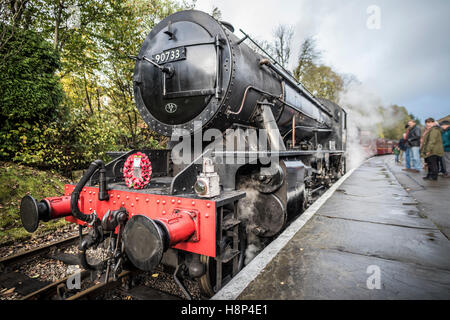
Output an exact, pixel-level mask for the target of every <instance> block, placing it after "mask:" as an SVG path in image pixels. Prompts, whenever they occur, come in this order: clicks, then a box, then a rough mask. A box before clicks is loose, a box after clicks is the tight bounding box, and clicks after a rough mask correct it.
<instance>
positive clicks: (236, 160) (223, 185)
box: [20, 10, 346, 297]
mask: <svg viewBox="0 0 450 320" xmlns="http://www.w3.org/2000/svg"><path fill="white" fill-rule="evenodd" d="M249 42H254V41H253V40H252V39H251V38H250V37H249V36H248V35H246V34H245V33H243V36H242V37H238V36H237V35H235V34H234V29H233V27H232V26H231V25H230V24H229V23H226V22H219V21H217V20H215V19H214V18H213V17H211V16H210V15H208V14H206V13H203V12H200V11H195V10H189V11H181V12H177V13H175V14H173V15H171V16H169V17H167V18H165V19H164V20H162V21H161V22H160V23H158V24H157V25H156V26H155V28H154V29H153V30H152V31H151V32H150V33H149V34H148V36H147V38H146V40H145V41H144V43H143V45H142V48H141V50H140V52H139V53H138V55H137V56H135V57H134V58H135V59H136V65H135V69H134V75H133V83H134V95H135V101H136V106H137V109H138V110H139V112H140V114H141V115H142V118H143V119H144V121H145V122H146V123H147V124H148V126H149V127H150V128H152V129H153V130H154V131H156V132H157V133H159V134H161V135H164V136H168V137H171V139H170V142H169V144H168V148H167V149H165V150H131V151H128V152H119V153H116V154H115V159H114V160H113V161H111V162H109V163H107V164H104V163H103V162H102V161H100V160H97V161H95V162H93V163H92V164H91V166H90V167H89V169H88V170H87V171H86V173H85V175H84V176H83V177H82V179H81V180H80V181H79V182H78V184H77V185H66V186H65V194H64V195H63V196H61V197H53V198H47V199H44V200H42V201H41V202H37V201H36V200H35V199H34V198H32V197H31V196H26V197H24V198H23V200H22V203H21V208H20V214H21V218H22V221H23V225H24V227H25V228H26V229H27V230H28V231H30V232H33V231H35V230H36V228H37V226H38V222H39V221H40V220H44V221H47V220H49V219H56V218H61V217H65V219H66V220H68V221H71V222H74V223H77V224H79V225H80V226H81V227H80V230H81V229H82V228H84V227H88V228H89V230H90V231H89V234H88V235H87V236H84V237H83V240H82V241H81V243H80V254H79V256H80V265H82V266H83V267H84V268H86V269H96V270H104V271H106V272H107V274H113V275H114V274H117V272H118V271H120V270H122V269H123V268H138V269H140V270H143V271H152V270H153V269H154V268H155V267H156V266H157V265H159V264H160V263H162V264H164V265H167V266H171V267H173V269H174V277H175V278H176V279H177V283H178V284H179V285H180V287H181V288H182V289H183V292H184V293H185V294H186V297H189V292H187V290H186V288H185V287H184V286H183V284H182V281H180V279H182V278H192V279H198V281H199V284H200V288H201V289H202V291H203V293H204V294H205V296H211V295H213V294H214V293H215V292H217V291H218V290H220V288H221V287H222V286H223V285H224V284H225V283H226V282H227V281H229V279H231V278H232V277H233V276H234V275H236V274H237V273H238V272H239V271H240V269H241V268H242V267H243V266H244V265H245V264H246V263H248V261H250V260H251V258H252V256H253V255H254V254H255V253H257V252H258V251H260V250H261V249H262V248H263V247H264V246H265V245H266V244H267V243H269V242H270V241H271V240H272V239H274V238H275V237H276V236H277V235H278V234H279V233H280V232H281V231H282V230H284V228H285V227H286V226H287V225H288V224H289V223H290V221H292V219H293V218H295V217H296V216H298V215H300V214H301V213H302V212H303V211H304V210H305V208H306V207H307V206H308V205H309V204H310V203H311V202H312V201H313V200H314V199H315V197H317V195H319V194H320V193H321V192H322V191H323V190H325V189H326V188H327V187H328V186H330V185H331V184H332V183H333V182H334V181H335V180H336V179H338V178H339V177H340V176H341V175H342V174H343V173H344V172H345V145H346V113H345V111H344V110H343V109H342V108H341V107H339V106H338V105H336V104H335V103H333V102H331V101H328V100H324V99H319V98H316V97H314V96H313V95H312V94H311V93H310V92H308V91H307V90H306V89H305V88H304V87H303V86H302V85H301V84H300V83H298V82H297V81H296V80H295V78H293V77H292V75H291V74H290V73H289V72H288V71H286V70H284V68H283V67H282V66H280V65H279V64H278V63H277V62H276V61H275V60H274V59H273V58H271V57H270V56H269V55H266V54H259V53H256V52H255V51H254V50H253V49H252V48H251V47H250V46H249V45H248V43H249ZM255 45H256V44H255ZM80 232H81V231H80ZM107 238H109V239H111V240H113V241H110V243H112V248H111V252H112V254H111V256H110V257H109V258H108V261H107V262H101V263H99V264H92V263H90V262H89V261H88V259H87V256H86V252H87V250H89V249H90V248H92V247H95V246H97V245H99V244H100V243H102V242H103V241H104V240H105V239H107Z"/></svg>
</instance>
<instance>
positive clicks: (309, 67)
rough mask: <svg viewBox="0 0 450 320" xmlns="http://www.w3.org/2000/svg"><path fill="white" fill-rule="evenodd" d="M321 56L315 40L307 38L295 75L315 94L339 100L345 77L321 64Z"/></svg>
mask: <svg viewBox="0 0 450 320" xmlns="http://www.w3.org/2000/svg"><path fill="white" fill-rule="evenodd" d="M320 56H321V54H320V52H319V51H318V50H317V49H316V43H315V40H314V39H313V38H307V39H306V40H305V41H304V42H303V44H302V46H301V48H300V55H299V58H298V64H297V67H296V68H295V69H294V77H295V78H296V79H297V80H298V81H299V82H301V83H302V84H303V85H304V86H305V87H306V89H308V90H309V91H310V92H311V93H312V94H314V95H315V96H317V97H319V98H324V99H328V100H331V101H334V102H338V99H339V94H340V93H341V92H342V90H343V89H344V79H343V77H342V76H341V75H339V74H338V73H336V72H335V71H334V70H333V69H332V68H331V67H329V66H326V65H323V64H320V61H319V60H320Z"/></svg>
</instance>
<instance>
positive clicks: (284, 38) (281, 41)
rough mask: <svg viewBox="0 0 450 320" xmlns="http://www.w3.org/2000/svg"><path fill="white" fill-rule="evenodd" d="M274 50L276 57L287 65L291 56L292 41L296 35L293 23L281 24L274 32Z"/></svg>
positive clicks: (283, 64) (282, 63) (284, 65)
mask: <svg viewBox="0 0 450 320" xmlns="http://www.w3.org/2000/svg"><path fill="white" fill-rule="evenodd" d="M273 36H274V43H273V51H274V53H275V57H274V58H275V59H276V60H277V61H278V62H279V63H280V65H282V66H283V67H286V66H287V64H288V63H289V58H290V57H291V43H292V39H293V37H294V27H293V26H291V25H285V24H280V25H278V26H277V27H276V28H275V30H274V32H273Z"/></svg>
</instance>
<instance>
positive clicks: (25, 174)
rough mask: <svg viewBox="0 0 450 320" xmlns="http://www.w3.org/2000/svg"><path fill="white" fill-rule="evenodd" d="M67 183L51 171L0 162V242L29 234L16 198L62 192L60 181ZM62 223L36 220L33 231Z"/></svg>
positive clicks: (62, 185)
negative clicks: (24, 225)
mask: <svg viewBox="0 0 450 320" xmlns="http://www.w3.org/2000/svg"><path fill="white" fill-rule="evenodd" d="M65 183H71V181H70V180H68V179H65V178H63V177H61V176H59V175H58V174H56V173H55V172H54V171H53V172H44V171H39V170H36V169H33V168H30V167H26V166H21V165H17V164H12V163H5V162H0V186H1V188H0V244H3V243H5V242H9V241H12V240H17V239H23V238H27V237H30V234H29V233H28V232H26V231H25V229H24V228H23V227H22V223H21V221H20V216H19V215H18V212H19V208H20V200H21V199H22V197H23V196H25V195H26V194H32V195H33V197H35V198H37V199H42V198H45V197H49V196H55V195H60V194H63V193H64V184H65ZM63 224H65V220H59V221H51V222H47V223H40V226H39V229H38V232H37V234H41V233H43V232H46V231H47V230H52V229H54V228H56V227H58V226H60V225H63Z"/></svg>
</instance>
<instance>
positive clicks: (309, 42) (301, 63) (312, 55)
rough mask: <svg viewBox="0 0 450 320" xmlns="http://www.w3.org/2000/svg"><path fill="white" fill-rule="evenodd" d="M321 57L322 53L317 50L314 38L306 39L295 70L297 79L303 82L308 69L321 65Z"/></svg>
mask: <svg viewBox="0 0 450 320" xmlns="http://www.w3.org/2000/svg"><path fill="white" fill-rule="evenodd" d="M320 56H321V54H320V51H318V50H317V49H316V40H315V39H314V38H313V37H308V38H306V39H305V40H304V41H303V43H302V45H301V47H300V53H299V55H298V64H297V67H296V68H295V69H294V76H295V78H296V79H297V80H300V81H301V80H302V76H303V74H304V73H305V72H306V69H307V68H309V67H311V65H315V64H318V63H319V60H320Z"/></svg>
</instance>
